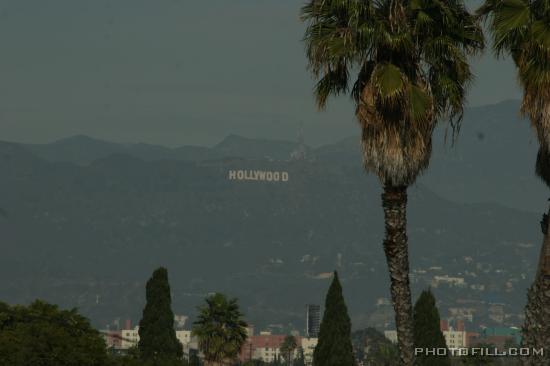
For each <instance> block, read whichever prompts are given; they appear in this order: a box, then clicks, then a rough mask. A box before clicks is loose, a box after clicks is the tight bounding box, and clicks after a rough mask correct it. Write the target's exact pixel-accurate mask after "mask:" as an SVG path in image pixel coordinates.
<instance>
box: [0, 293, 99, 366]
mask: <svg viewBox="0 0 550 366" xmlns="http://www.w3.org/2000/svg"><path fill="white" fill-rule="evenodd" d="M107 363H108V356H107V351H106V345H105V341H104V340H103V338H102V336H101V335H100V333H99V332H98V331H97V330H95V329H94V328H92V326H91V325H90V322H89V321H88V320H87V319H86V318H84V317H83V316H81V315H79V314H78V312H77V311H76V309H72V310H61V309H59V308H58V307H57V306H56V305H51V304H48V303H46V302H43V301H40V300H37V301H35V302H33V303H32V304H30V305H29V306H21V305H16V306H10V305H7V304H4V303H0V365H1V366H29V365H33V366H105V365H106V364H107Z"/></svg>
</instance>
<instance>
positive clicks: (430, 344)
mask: <svg viewBox="0 0 550 366" xmlns="http://www.w3.org/2000/svg"><path fill="white" fill-rule="evenodd" d="M413 324H414V347H415V348H424V349H426V348H429V349H432V348H447V344H446V343H445V337H444V336H443V333H442V332H441V328H440V318H439V311H438V310H437V307H436V306H435V297H434V296H433V294H432V292H431V291H430V290H425V291H422V293H421V294H420V297H419V298H418V300H417V301H416V304H415V305H414V314H413ZM415 365H417V366H450V365H451V359H450V358H449V356H448V355H447V356H432V355H426V354H424V353H422V354H420V355H417V356H416V359H415Z"/></svg>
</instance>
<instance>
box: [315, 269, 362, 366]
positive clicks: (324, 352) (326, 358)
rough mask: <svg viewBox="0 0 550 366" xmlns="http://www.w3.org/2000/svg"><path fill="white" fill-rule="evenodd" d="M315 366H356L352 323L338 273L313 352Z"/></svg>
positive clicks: (329, 291) (329, 295) (332, 285)
mask: <svg viewBox="0 0 550 366" xmlns="http://www.w3.org/2000/svg"><path fill="white" fill-rule="evenodd" d="M313 364H314V365H315V366H355V358H354V355H353V346H352V344H351V321H350V318H349V315H348V308H347V306H346V303H345V301H344V296H343V295H342V286H341V285H340V280H339V279H338V272H334V278H333V280H332V284H331V285H330V288H329V290H328V294H327V297H326V300H325V312H324V314H323V320H322V322H321V329H320V330H319V341H318V343H317V346H316V347H315V351H313Z"/></svg>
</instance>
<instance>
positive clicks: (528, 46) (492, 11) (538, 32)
mask: <svg viewBox="0 0 550 366" xmlns="http://www.w3.org/2000/svg"><path fill="white" fill-rule="evenodd" d="M478 14H479V15H480V16H481V17H483V18H484V19H487V20H489V29H490V31H491V34H492V36H493V49H494V51H495V53H496V54H497V56H501V55H504V54H506V55H510V56H511V57H512V59H513V60H514V63H515V65H516V69H517V74H518V79H519V81H520V84H521V86H522V88H523V100H522V105H521V112H522V113H523V114H524V115H525V116H527V117H529V119H530V120H531V124H532V126H533V128H534V129H535V131H536V134H537V137H538V140H539V152H538V156H537V163H536V173H537V174H538V176H539V177H540V178H541V179H542V180H543V181H544V182H545V183H546V185H547V186H549V187H550V1H548V0H486V1H485V3H484V5H483V6H482V7H481V8H480V9H479V10H478ZM548 214H550V211H549V212H548ZM548 224H549V223H548V215H544V216H543V219H542V221H541V225H542V232H543V235H544V240H543V245H542V248H541V252H540V257H539V263H538V267H537V273H536V276H535V281H534V282H533V285H532V286H531V288H530V289H529V292H528V295H527V296H528V302H527V306H526V309H525V324H524V328H523V333H524V334H523V335H524V337H523V344H524V345H525V346H526V347H537V348H540V347H546V348H547V349H549V348H550V237H549V235H548V229H549V226H548ZM523 363H524V364H525V365H550V355H548V354H547V355H546V356H544V357H529V358H526V359H524V360H523Z"/></svg>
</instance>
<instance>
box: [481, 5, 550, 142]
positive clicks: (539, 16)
mask: <svg viewBox="0 0 550 366" xmlns="http://www.w3.org/2000/svg"><path fill="white" fill-rule="evenodd" d="M478 13H479V14H480V15H481V16H482V17H484V18H489V19H490V22H489V26H490V30H491V34H492V37H493V49H494V51H495V53H496V54H497V55H503V54H509V55H510V56H512V58H513V59H514V62H515V64H516V67H517V69H518V78H519V81H520V83H521V84H522V87H523V90H524V96H523V103H522V112H523V113H524V114H526V115H527V116H528V117H529V118H530V119H531V121H532V123H533V125H534V127H535V129H536V130H537V134H538V137H539V141H540V143H541V145H542V146H544V147H546V148H548V147H550V1H549V0H487V1H486V2H485V4H484V5H483V6H482V7H481V8H480V9H479V10H478Z"/></svg>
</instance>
